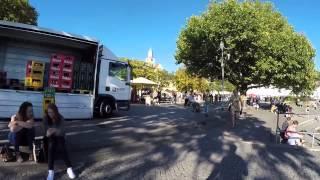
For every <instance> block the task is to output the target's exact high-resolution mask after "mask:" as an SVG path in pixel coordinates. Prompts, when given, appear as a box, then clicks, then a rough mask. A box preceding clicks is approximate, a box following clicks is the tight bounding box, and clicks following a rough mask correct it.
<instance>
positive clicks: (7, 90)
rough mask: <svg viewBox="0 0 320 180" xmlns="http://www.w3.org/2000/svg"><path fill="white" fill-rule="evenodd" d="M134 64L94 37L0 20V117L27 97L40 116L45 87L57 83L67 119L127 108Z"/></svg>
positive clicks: (57, 95)
mask: <svg viewBox="0 0 320 180" xmlns="http://www.w3.org/2000/svg"><path fill="white" fill-rule="evenodd" d="M130 80H131V67H130V65H129V64H128V63H127V62H122V61H119V60H118V58H117V57H116V56H115V55H114V54H113V53H112V52H111V51H110V50H109V49H108V48H106V47H105V46H103V45H102V44H100V42H99V41H98V40H96V39H93V38H90V37H87V36H80V35H74V34H70V33H66V32H63V31H55V30H50V29H46V28H40V27H37V26H31V25H25V24H20V23H12V22H6V21H0V118H8V117H10V116H11V115H12V114H14V113H16V112H17V110H18V107H19V105H20V104H21V102H23V101H30V102H31V103H32V104H33V105H34V114H35V117H36V118H41V117H42V111H43V109H42V103H43V89H44V88H45V87H54V88H55V89H56V93H55V99H56V104H57V106H58V108H59V109H60V111H61V113H62V115H63V116H64V117H65V118H67V119H88V118H92V117H93V116H94V114H98V115H100V116H103V117H106V116H110V115H112V113H113V111H115V110H119V109H123V110H129V107H130V104H129V103H130V95H131V87H130Z"/></svg>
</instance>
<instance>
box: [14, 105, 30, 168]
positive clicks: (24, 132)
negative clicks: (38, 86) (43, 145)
mask: <svg viewBox="0 0 320 180" xmlns="http://www.w3.org/2000/svg"><path fill="white" fill-rule="evenodd" d="M8 127H9V128H10V133H9V139H10V140H11V144H13V145H14V149H15V152H16V159H17V161H18V162H20V163H21V162H23V159H22V157H21V153H20V148H19V147H20V146H22V145H28V147H29V150H30V152H31V153H30V154H29V160H33V154H32V148H33V141H34V137H35V130H34V120H33V108H32V104H31V103H29V102H24V103H22V104H21V106H20V108H19V111H18V113H17V114H15V115H13V116H12V117H11V121H10V123H9V125H8ZM12 141H13V142H12Z"/></svg>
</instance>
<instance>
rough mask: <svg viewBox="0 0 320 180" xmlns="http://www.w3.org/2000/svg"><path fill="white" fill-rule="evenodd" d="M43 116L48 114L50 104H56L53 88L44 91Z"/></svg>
mask: <svg viewBox="0 0 320 180" xmlns="http://www.w3.org/2000/svg"><path fill="white" fill-rule="evenodd" d="M42 102H43V103H42V109H43V114H44V113H45V112H46V110H47V108H48V105H49V104H55V89H54V88H52V87H47V88H45V89H44V91H43V101H42Z"/></svg>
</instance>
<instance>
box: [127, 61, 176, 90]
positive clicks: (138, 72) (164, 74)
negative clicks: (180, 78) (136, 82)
mask: <svg viewBox="0 0 320 180" xmlns="http://www.w3.org/2000/svg"><path fill="white" fill-rule="evenodd" d="M121 60H122V61H128V62H129V63H130V65H131V67H132V75H133V78H138V77H144V78H147V79H149V80H151V81H154V82H156V83H157V84H159V87H160V88H162V87H167V86H169V84H170V82H173V76H174V75H173V74H172V73H169V72H168V71H166V70H164V69H158V68H156V67H154V66H152V65H150V64H148V63H146V62H144V61H140V60H135V59H129V58H121Z"/></svg>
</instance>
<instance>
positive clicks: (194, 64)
mask: <svg viewBox="0 0 320 180" xmlns="http://www.w3.org/2000/svg"><path fill="white" fill-rule="evenodd" d="M220 41H223V42H224V44H225V46H226V47H227V48H228V49H227V50H225V51H224V53H225V54H224V55H225V56H226V54H227V53H230V55H231V56H230V57H231V58H230V60H225V63H224V64H225V67H224V68H225V78H226V79H227V80H228V81H229V82H230V83H232V84H233V85H235V86H236V87H237V89H238V90H240V91H241V92H242V93H245V91H246V90H247V89H248V88H251V87H257V86H258V87H261V86H270V85H272V86H275V87H279V88H288V89H291V90H292V91H293V92H294V93H296V94H298V93H308V92H311V91H312V90H313V89H314V88H315V81H314V80H315V77H316V72H315V65H314V62H313V58H314V57H315V50H314V49H313V47H312V45H311V43H310V42H309V41H308V39H307V38H306V37H305V36H304V35H303V34H302V33H298V32H296V31H295V30H294V28H293V27H292V26H291V25H290V24H289V23H288V21H287V20H286V19H285V18H284V17H283V16H282V15H281V14H280V13H279V12H278V11H276V10H275V8H274V7H273V5H272V4H270V3H266V2H259V1H241V2H239V1H237V0H225V1H222V2H217V1H213V2H212V3H211V4H210V6H209V8H208V10H207V11H205V12H204V13H203V14H201V15H199V16H192V17H191V18H190V19H189V20H188V22H187V25H186V26H185V27H184V28H183V29H182V31H181V33H180V35H179V38H178V41H177V51H176V56H175V57H176V60H177V63H182V64H184V65H185V67H186V68H187V71H189V72H191V73H193V74H196V75H198V76H201V77H207V78H212V79H221V65H220V62H221V61H220V59H221V58H220V57H221V50H219V44H220Z"/></svg>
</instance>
